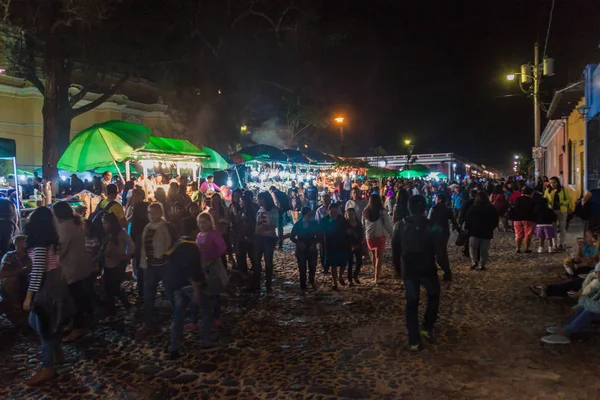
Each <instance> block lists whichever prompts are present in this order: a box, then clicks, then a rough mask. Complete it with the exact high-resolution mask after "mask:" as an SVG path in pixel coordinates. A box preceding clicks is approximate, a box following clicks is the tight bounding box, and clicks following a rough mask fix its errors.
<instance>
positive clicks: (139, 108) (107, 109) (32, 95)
mask: <svg viewBox="0 0 600 400" xmlns="http://www.w3.org/2000/svg"><path fill="white" fill-rule="evenodd" d="M135 85H138V86H140V85H144V86H145V88H146V89H147V88H148V84H147V82H139V81H138V82H133V83H132V84H131V85H130V84H128V87H135ZM73 90H75V91H76V89H73ZM98 96H99V95H98V94H94V93H89V94H87V95H86V96H85V98H84V99H83V100H81V101H80V102H79V103H78V104H77V105H76V107H78V106H82V105H85V104H87V103H88V102H90V101H93V100H94V99H95V98H97V97H98ZM161 103H162V102H160V101H159V102H158V103H155V104H144V103H139V102H135V101H130V100H129V99H128V98H127V96H125V95H122V94H116V95H114V96H112V97H111V98H110V99H109V100H108V101H106V102H104V103H103V104H101V105H100V106H99V107H97V108H95V109H93V110H91V111H88V112H86V113H83V114H81V115H80V116H78V117H76V118H75V119H73V121H72V124H71V138H73V136H75V135H76V134H77V133H78V132H79V131H81V130H83V129H85V128H88V127H90V126H91V125H94V124H97V123H100V122H104V121H108V120H111V119H116V120H123V121H130V122H135V123H140V124H143V125H146V126H148V127H149V128H151V129H152V131H153V133H154V134H155V135H157V136H164V137H171V136H172V135H173V133H174V132H175V131H180V130H178V129H176V127H177V126H178V125H177V124H176V123H174V122H173V120H172V119H171V117H170V116H169V114H168V113H167V106H166V105H164V104H161ZM42 105H43V97H42V95H41V93H40V92H39V91H38V90H37V89H36V88H35V87H33V86H31V85H30V84H29V83H28V82H27V81H25V80H24V79H20V78H15V77H11V76H7V75H0V137H2V138H8V139H14V140H15V141H16V144H17V163H18V167H19V168H22V169H25V170H32V169H34V168H37V167H40V166H41V165H42V150H43V149H42V132H43V119H42Z"/></svg>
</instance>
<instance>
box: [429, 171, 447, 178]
mask: <svg viewBox="0 0 600 400" xmlns="http://www.w3.org/2000/svg"><path fill="white" fill-rule="evenodd" d="M429 176H430V177H432V178H436V179H448V175H446V174H444V173H443V172H430V173H429Z"/></svg>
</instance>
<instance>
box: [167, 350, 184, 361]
mask: <svg viewBox="0 0 600 400" xmlns="http://www.w3.org/2000/svg"><path fill="white" fill-rule="evenodd" d="M182 356H183V354H180V353H179V351H178V350H175V351H171V352H169V355H168V356H167V360H169V361H175V360H177V359H179V358H181V357H182Z"/></svg>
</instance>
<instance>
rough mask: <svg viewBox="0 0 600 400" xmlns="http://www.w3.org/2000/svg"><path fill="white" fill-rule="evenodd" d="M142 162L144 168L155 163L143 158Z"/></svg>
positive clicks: (150, 166)
mask: <svg viewBox="0 0 600 400" xmlns="http://www.w3.org/2000/svg"><path fill="white" fill-rule="evenodd" d="M141 164H142V166H143V167H144V168H152V165H154V163H153V162H152V161H150V160H142V162H141Z"/></svg>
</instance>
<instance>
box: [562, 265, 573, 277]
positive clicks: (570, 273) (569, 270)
mask: <svg viewBox="0 0 600 400" xmlns="http://www.w3.org/2000/svg"><path fill="white" fill-rule="evenodd" d="M563 267H565V271H567V274H568V275H570V276H573V275H575V272H573V268H571V266H570V265H569V264H567V263H564V264H563Z"/></svg>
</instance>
